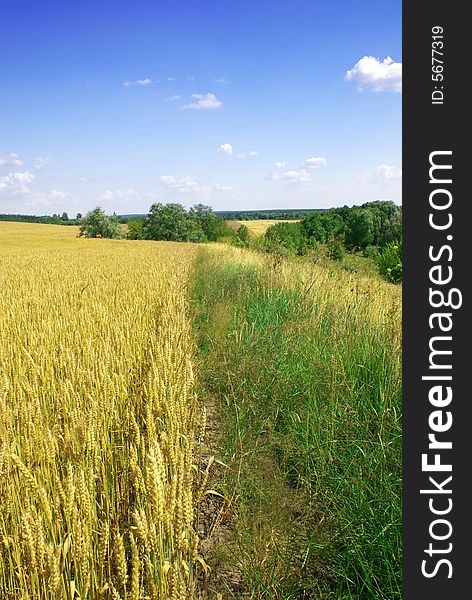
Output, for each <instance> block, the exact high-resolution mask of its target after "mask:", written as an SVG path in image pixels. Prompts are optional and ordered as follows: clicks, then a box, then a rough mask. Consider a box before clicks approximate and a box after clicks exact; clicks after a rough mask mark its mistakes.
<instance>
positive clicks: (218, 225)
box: [189, 204, 228, 242]
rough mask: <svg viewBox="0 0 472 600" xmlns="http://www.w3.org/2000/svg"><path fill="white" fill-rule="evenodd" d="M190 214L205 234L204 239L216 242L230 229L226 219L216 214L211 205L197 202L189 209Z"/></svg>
mask: <svg viewBox="0 0 472 600" xmlns="http://www.w3.org/2000/svg"><path fill="white" fill-rule="evenodd" d="M189 215H190V216H191V217H192V218H193V219H194V220H195V221H196V223H198V225H199V226H200V228H201V231H202V233H203V236H204V239H203V240H202V241H208V242H216V241H217V240H218V239H219V238H221V237H224V236H225V234H226V233H227V232H226V229H228V226H227V225H226V223H225V221H224V219H223V218H222V217H218V216H217V215H215V213H214V212H213V209H212V208H211V206H206V205H205V204H195V206H192V208H191V209H190V210H189Z"/></svg>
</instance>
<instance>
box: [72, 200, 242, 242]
mask: <svg viewBox="0 0 472 600" xmlns="http://www.w3.org/2000/svg"><path fill="white" fill-rule="evenodd" d="M245 229H246V230H247V227H245ZM240 230H241V232H239V231H238V232H235V231H234V230H233V229H231V228H230V227H229V226H228V224H227V223H226V221H225V220H224V219H223V217H221V216H218V215H217V214H215V213H214V211H213V210H212V208H211V207H210V206H206V205H204V204H195V205H194V206H192V207H191V208H190V209H189V210H186V209H185V208H184V207H183V206H182V205H181V204H176V203H169V204H162V203H156V204H153V205H152V206H151V207H150V209H149V214H148V215H147V217H137V218H130V219H128V221H127V231H126V234H125V237H126V238H127V239H130V240H157V241H159V240H165V241H171V242H196V243H198V242H216V241H218V240H222V239H227V240H231V241H235V242H236V243H237V241H238V240H239V239H240V238H244V240H245V239H247V240H248V238H249V232H247V234H246V232H245V231H244V229H242V228H240ZM122 235H123V234H122V231H121V228H120V219H119V217H118V216H117V215H106V214H105V212H104V211H103V210H102V209H101V208H100V207H97V208H95V209H94V210H92V211H90V212H88V213H87V214H86V215H85V217H84V218H83V219H81V221H80V229H79V236H83V237H89V238H97V237H103V238H119V237H122Z"/></svg>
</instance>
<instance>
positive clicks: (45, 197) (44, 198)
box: [25, 190, 77, 207]
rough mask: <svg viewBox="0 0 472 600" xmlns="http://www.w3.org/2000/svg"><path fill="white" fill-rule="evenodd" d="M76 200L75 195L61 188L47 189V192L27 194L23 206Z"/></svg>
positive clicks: (58, 203)
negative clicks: (27, 196)
mask: <svg viewBox="0 0 472 600" xmlns="http://www.w3.org/2000/svg"><path fill="white" fill-rule="evenodd" d="M66 200H68V201H71V200H77V196H75V195H74V194H71V193H69V192H63V191H62V190H49V192H37V193H35V194H32V195H31V196H29V198H28V200H27V202H26V204H25V206H29V207H34V206H51V205H54V204H57V205H58V206H61V205H62V204H63V203H64V201H66Z"/></svg>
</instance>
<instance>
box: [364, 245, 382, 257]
mask: <svg viewBox="0 0 472 600" xmlns="http://www.w3.org/2000/svg"><path fill="white" fill-rule="evenodd" d="M364 256H365V258H372V259H374V260H375V259H376V258H377V257H378V256H379V247H378V246H366V248H365V250H364Z"/></svg>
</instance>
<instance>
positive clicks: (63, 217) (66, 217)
mask: <svg viewBox="0 0 472 600" xmlns="http://www.w3.org/2000/svg"><path fill="white" fill-rule="evenodd" d="M68 220H69V215H68V214H67V213H66V212H63V213H62V215H61V221H68Z"/></svg>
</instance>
